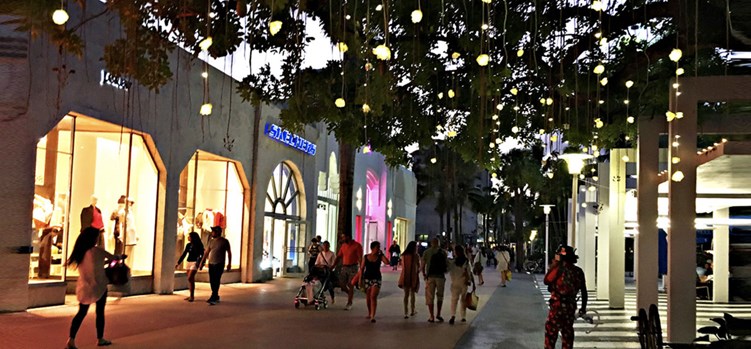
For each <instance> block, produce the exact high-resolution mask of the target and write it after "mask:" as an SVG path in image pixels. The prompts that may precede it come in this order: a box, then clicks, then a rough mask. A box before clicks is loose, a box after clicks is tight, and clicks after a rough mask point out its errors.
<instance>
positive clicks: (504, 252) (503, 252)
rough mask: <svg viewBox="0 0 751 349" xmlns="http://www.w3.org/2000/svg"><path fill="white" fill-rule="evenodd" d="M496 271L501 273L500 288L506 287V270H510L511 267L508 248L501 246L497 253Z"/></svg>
mask: <svg viewBox="0 0 751 349" xmlns="http://www.w3.org/2000/svg"><path fill="white" fill-rule="evenodd" d="M497 259H498V267H497V269H498V271H500V272H501V287H506V282H507V281H508V279H507V278H506V273H507V270H511V265H510V263H509V261H510V260H511V256H510V255H509V253H508V247H506V246H505V245H502V246H501V247H500V250H499V251H498V258H497Z"/></svg>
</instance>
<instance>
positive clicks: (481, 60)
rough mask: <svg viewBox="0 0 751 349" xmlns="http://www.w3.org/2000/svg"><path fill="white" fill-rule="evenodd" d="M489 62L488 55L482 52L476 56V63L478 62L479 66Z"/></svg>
mask: <svg viewBox="0 0 751 349" xmlns="http://www.w3.org/2000/svg"><path fill="white" fill-rule="evenodd" d="M488 63H490V56H488V55H487V54H485V53H483V54H481V55H479V56H477V64H479V65H480V66H481V67H484V66H486V65H488Z"/></svg>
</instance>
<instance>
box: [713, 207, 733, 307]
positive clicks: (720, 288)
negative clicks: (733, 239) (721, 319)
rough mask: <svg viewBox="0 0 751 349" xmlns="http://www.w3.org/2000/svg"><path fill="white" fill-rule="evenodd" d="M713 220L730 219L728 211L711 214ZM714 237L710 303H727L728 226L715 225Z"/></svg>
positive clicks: (728, 272) (722, 210) (728, 270)
mask: <svg viewBox="0 0 751 349" xmlns="http://www.w3.org/2000/svg"><path fill="white" fill-rule="evenodd" d="M712 218H714V219H728V218H730V209H729V208H727V207H726V208H721V209H717V210H716V211H714V212H713V213H712ZM714 227H715V228H714V237H713V238H712V249H713V250H714V256H713V257H712V262H713V263H714V265H713V269H714V271H713V275H714V276H713V278H714V279H713V281H712V282H713V292H714V294H713V295H712V301H713V302H715V303H727V302H728V301H729V292H728V290H729V278H730V258H729V257H730V226H727V225H715V226H714Z"/></svg>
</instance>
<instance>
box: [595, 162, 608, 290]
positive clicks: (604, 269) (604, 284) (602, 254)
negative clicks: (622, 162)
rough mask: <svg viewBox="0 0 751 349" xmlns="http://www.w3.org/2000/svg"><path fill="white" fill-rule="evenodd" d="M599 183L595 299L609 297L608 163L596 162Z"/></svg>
mask: <svg viewBox="0 0 751 349" xmlns="http://www.w3.org/2000/svg"><path fill="white" fill-rule="evenodd" d="M597 174H598V177H599V183H600V185H602V187H600V190H599V191H598V195H599V196H600V197H599V203H600V205H602V209H600V210H599V211H600V213H599V214H598V215H597V280H596V281H597V299H608V298H610V286H609V285H610V219H609V217H608V215H609V212H610V189H609V185H610V180H609V178H610V165H609V164H607V163H599V164H597Z"/></svg>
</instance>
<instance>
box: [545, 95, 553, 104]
mask: <svg viewBox="0 0 751 349" xmlns="http://www.w3.org/2000/svg"><path fill="white" fill-rule="evenodd" d="M545 104H547V105H553V99H552V98H550V97H548V98H546V99H545Z"/></svg>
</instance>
